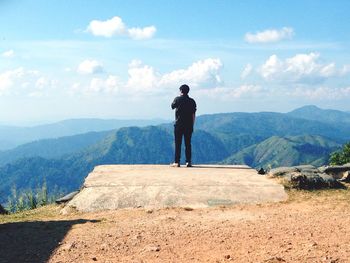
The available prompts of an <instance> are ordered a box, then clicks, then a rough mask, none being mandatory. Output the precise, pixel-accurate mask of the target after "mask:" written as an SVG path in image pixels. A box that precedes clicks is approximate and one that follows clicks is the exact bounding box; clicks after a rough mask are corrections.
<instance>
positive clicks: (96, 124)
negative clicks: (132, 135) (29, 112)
mask: <svg viewBox="0 0 350 263" xmlns="http://www.w3.org/2000/svg"><path fill="white" fill-rule="evenodd" d="M163 122H166V121H164V120H161V119H154V120H118V119H69V120H63V121H59V122H55V123H50V124H44V125H37V126H32V127H16V126H6V125H0V150H2V151H3V150H8V149H11V148H14V147H16V146H19V145H21V144H24V143H28V142H32V141H36V140H41V139H49V138H59V137H63V136H70V135H76V134H82V133H87V132H91V131H106V130H111V129H118V128H121V127H128V126H135V125H137V126H147V125H157V124H160V123H163Z"/></svg>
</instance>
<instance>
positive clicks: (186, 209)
mask: <svg viewBox="0 0 350 263" xmlns="http://www.w3.org/2000/svg"><path fill="white" fill-rule="evenodd" d="M184 210H185V211H193V208H192V207H184Z"/></svg>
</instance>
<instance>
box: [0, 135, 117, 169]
mask: <svg viewBox="0 0 350 263" xmlns="http://www.w3.org/2000/svg"><path fill="white" fill-rule="evenodd" d="M109 133H111V131H102V132H89V133H85V134H79V135H73V136H65V137H60V138H57V139H43V140H38V141H34V142H30V143H26V144H22V145H20V146H18V147H16V148H14V149H11V150H7V151H2V152H0V166H2V165H5V164H7V163H10V162H13V161H16V160H18V159H23V158H30V157H43V158H49V159H50V158H60V157H62V156H64V155H67V154H71V153H74V152H77V151H79V150H81V149H83V148H86V147H88V146H90V145H92V144H95V143H97V142H98V141H100V140H102V139H103V138H105V137H106V136H107V134H109Z"/></svg>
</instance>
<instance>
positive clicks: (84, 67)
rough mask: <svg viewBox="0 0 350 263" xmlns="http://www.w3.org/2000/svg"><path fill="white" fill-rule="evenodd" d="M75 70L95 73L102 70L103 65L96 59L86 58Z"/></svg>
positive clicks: (83, 72)
mask: <svg viewBox="0 0 350 263" xmlns="http://www.w3.org/2000/svg"><path fill="white" fill-rule="evenodd" d="M77 71H78V72H79V73H80V74H97V73H101V72H103V65H102V64H101V63H100V62H98V61H96V60H89V59H86V60H84V61H82V62H81V63H80V64H79V66H78V69H77Z"/></svg>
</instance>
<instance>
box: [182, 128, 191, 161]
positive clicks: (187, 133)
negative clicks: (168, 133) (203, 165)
mask: <svg viewBox="0 0 350 263" xmlns="http://www.w3.org/2000/svg"><path fill="white" fill-rule="evenodd" d="M184 136H185V148H186V150H185V152H186V163H189V164H191V162H192V146H191V138H192V130H186V131H185V134H184Z"/></svg>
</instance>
